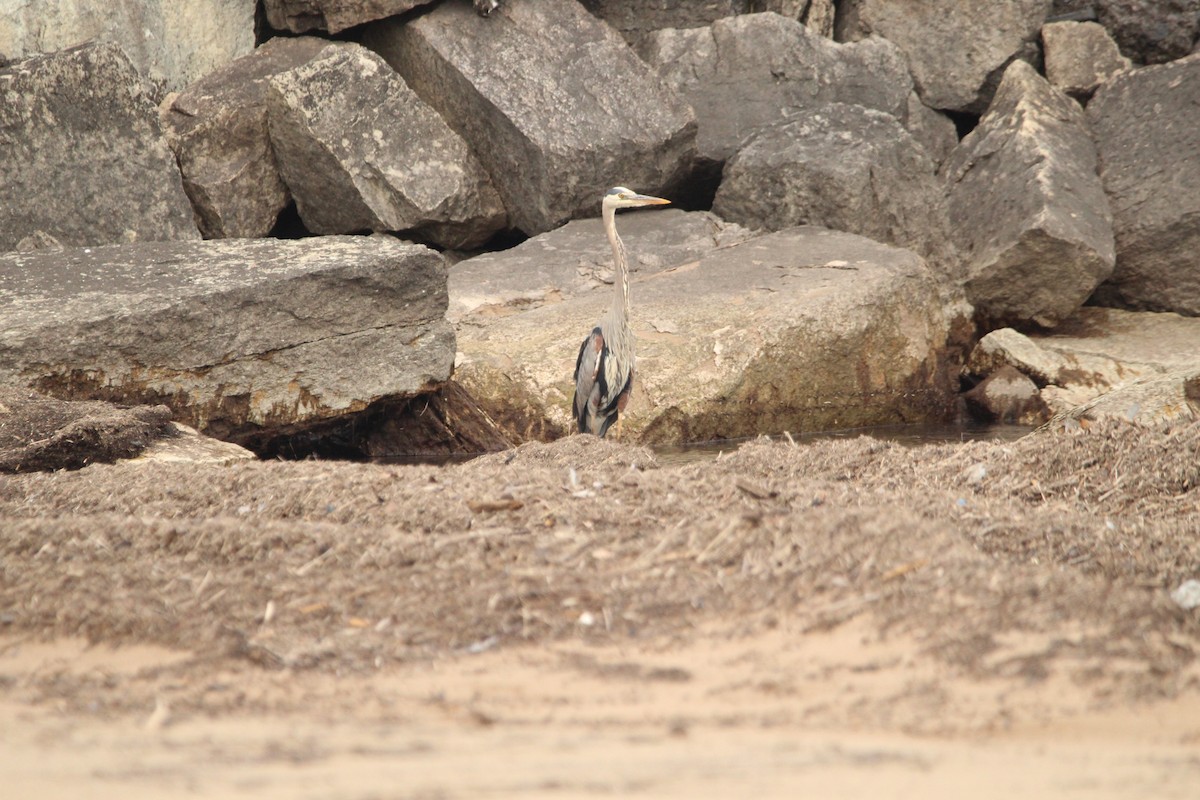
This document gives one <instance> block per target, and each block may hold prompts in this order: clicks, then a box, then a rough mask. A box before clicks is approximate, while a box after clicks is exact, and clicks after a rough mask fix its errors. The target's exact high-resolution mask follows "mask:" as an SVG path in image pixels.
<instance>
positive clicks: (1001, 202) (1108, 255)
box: [942, 61, 1114, 326]
mask: <svg viewBox="0 0 1200 800" xmlns="http://www.w3.org/2000/svg"><path fill="white" fill-rule="evenodd" d="M942 174H943V176H944V177H945V180H946V185H947V191H948V205H949V217H950V225H951V229H952V232H953V234H954V237H955V240H956V243H957V245H958V250H959V253H960V256H961V258H962V260H963V278H962V279H963V281H964V288H965V290H966V294H967V299H968V300H970V301H971V303H972V304H974V305H975V308H976V314H977V316H978V317H979V318H980V319H981V320H982V321H984V322H986V323H988V324H990V325H998V324H1018V325H1020V324H1027V323H1029V322H1034V323H1037V324H1038V325H1044V326H1053V325H1055V324H1056V323H1057V322H1059V321H1060V320H1062V319H1064V318H1065V317H1067V316H1069V315H1070V314H1071V313H1072V312H1074V311H1075V309H1077V308H1079V306H1081V305H1082V304H1083V302H1084V301H1085V300H1086V299H1087V298H1088V297H1089V296H1090V295H1091V294H1092V292H1093V291H1094V290H1095V288H1096V287H1097V286H1098V285H1099V284H1100V282H1101V281H1103V280H1104V279H1106V278H1107V277H1108V276H1109V275H1110V274H1111V273H1112V269H1113V261H1114V255H1113V235H1112V221H1111V217H1110V214H1109V209H1108V203H1107V201H1106V200H1105V197H1104V191H1103V189H1102V188H1101V186H1100V180H1099V178H1098V177H1097V175H1096V152H1095V148H1094V147H1093V145H1092V143H1091V139H1090V136H1089V133H1088V127H1087V121H1086V119H1085V118H1084V115H1083V110H1082V109H1081V108H1080V107H1079V105H1078V104H1077V103H1076V102H1075V101H1074V100H1072V99H1070V98H1069V97H1067V96H1066V95H1064V94H1063V93H1062V92H1060V91H1058V90H1057V89H1055V88H1054V87H1052V86H1050V84H1048V83H1047V82H1046V80H1045V79H1044V78H1043V77H1041V76H1040V75H1038V74H1037V73H1036V72H1035V71H1034V69H1033V68H1032V67H1030V66H1029V65H1028V64H1026V63H1024V62H1023V61H1016V62H1013V64H1012V65H1011V66H1009V68H1008V69H1007V70H1005V73H1004V78H1003V80H1002V81H1001V83H1000V87H999V89H998V90H997V91H996V96H995V99H994V100H993V102H992V105H991V107H990V108H989V109H988V113H987V114H986V115H985V116H984V117H983V119H981V120H980V122H979V125H978V127H976V128H975V130H973V131H972V132H971V133H970V134H968V135H967V136H966V137H965V138H964V139H963V140H962V142H961V143H960V144H959V147H958V149H957V150H956V151H955V152H954V153H953V154H952V155H951V157H950V159H949V160H948V161H947V162H946V163H945V164H944V165H943V166H942Z"/></svg>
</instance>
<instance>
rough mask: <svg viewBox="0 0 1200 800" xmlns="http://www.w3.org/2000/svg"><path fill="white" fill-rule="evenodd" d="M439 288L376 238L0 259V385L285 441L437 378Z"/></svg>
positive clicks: (426, 259) (444, 367)
mask: <svg viewBox="0 0 1200 800" xmlns="http://www.w3.org/2000/svg"><path fill="white" fill-rule="evenodd" d="M445 281H446V273H445V263H444V260H443V259H442V257H441V256H439V255H438V254H437V253H435V252H433V251H431V250H429V249H427V248H425V247H421V246H419V245H410V244H404V243H402V242H400V241H398V240H396V239H394V238H392V237H390V236H371V237H321V238H309V239H302V240H297V241H280V240H273V239H257V240H253V239H238V240H233V239H227V240H219V241H204V242H160V243H153V242H147V243H139V244H132V245H108V246H104V247H95V248H78V249H71V250H67V251H63V252H57V253H49V254H43V253H33V254H10V255H6V256H0V383H6V384H8V385H10V386H25V387H30V388H34V389H38V390H40V391H44V392H47V393H49V394H52V395H54V396H57V397H59V398H61V399H107V400H115V401H120V402H156V403H159V402H161V403H165V404H167V405H168V406H170V407H171V409H172V411H173V412H174V417H175V419H176V420H179V421H182V422H185V423H187V424H189V425H191V426H193V427H195V428H198V429H200V430H202V431H205V432H208V433H211V434H213V435H217V436H219V437H221V438H230V437H232V438H235V439H236V438H240V437H242V436H249V435H254V434H255V433H258V432H261V431H262V430H263V429H270V430H280V429H291V428H300V427H303V426H306V425H310V424H312V423H314V422H317V421H320V420H324V419H328V418H331V417H337V416H339V415H342V414H346V413H350V412H355V411H361V410H362V409H364V408H366V407H367V406H368V405H370V404H371V403H373V402H375V401H377V400H379V399H381V398H386V397H408V396H413V395H416V394H419V393H422V392H426V391H429V390H430V389H432V388H435V387H436V386H437V385H438V384H440V383H441V382H442V381H445V380H446V379H447V378H448V377H449V375H450V370H451V367H452V364H453V358H454V333H453V331H452V330H451V329H450V326H449V323H447V322H446V321H445V316H444V315H445V310H446V283H445Z"/></svg>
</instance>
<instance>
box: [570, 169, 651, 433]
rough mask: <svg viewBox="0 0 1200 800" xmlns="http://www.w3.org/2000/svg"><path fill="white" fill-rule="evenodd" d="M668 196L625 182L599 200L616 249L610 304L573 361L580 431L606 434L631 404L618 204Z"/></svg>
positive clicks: (631, 361)
mask: <svg viewBox="0 0 1200 800" xmlns="http://www.w3.org/2000/svg"><path fill="white" fill-rule="evenodd" d="M670 202H671V201H670V200H664V199H662V198H661V197H651V196H650V195H644V194H638V193H637V192H634V191H632V190H630V189H626V188H625V187H624V186H617V187H615V188H613V189H609V190H608V193H607V194H605V195H604V201H603V203H602V204H601V216H602V218H603V221H604V231H605V233H606V234H608V241H609V244H611V245H612V251H613V269H614V272H615V273H616V274H615V275H614V276H613V301H612V307H611V308H609V310H608V312H607V313H605V315H604V316H603V317H602V318H601V319H600V322H599V324H597V325H596V327H594V328H592V332H591V333H589V334H588V335H587V337H586V338H585V339H584V340H583V344H582V345H580V347H579V357H578V358H577V359H576V360H575V397H574V399H573V400H572V406H573V408H574V412H575V423H576V425H577V426H578V427H579V431H580V433H592V434H595V435H596V436H601V437H602V436H604V435H605V434H606V433H608V429H609V427H610V426H611V425H612V424H613V423H614V422H616V421H617V419H618V418H619V416H620V413H621V412H622V411H624V410H625V406H626V405H627V404H628V403H629V395H630V393H631V392H632V391H633V376H634V371H635V369H636V360H635V356H634V338H633V329H632V328H630V327H629V264H628V260H627V258H626V256H625V245H624V244H623V243H622V242H621V237H620V236H618V235H617V224H616V213H617V209H618V208H636V207H638V206H652V205H666V204H668V203H670Z"/></svg>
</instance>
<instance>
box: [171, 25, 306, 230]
mask: <svg viewBox="0 0 1200 800" xmlns="http://www.w3.org/2000/svg"><path fill="white" fill-rule="evenodd" d="M326 44H327V42H326V41H325V40H324V39H318V38H315V37H311V36H297V37H294V38H291V37H282V36H279V37H276V38H274V39H271V40H270V41H268V42H267V43H266V44H264V45H263V46H262V47H259V48H258V49H256V50H255V51H254V52H253V53H250V54H249V55H246V56H242V57H241V58H239V59H236V60H235V61H232V62H230V63H229V64H227V65H226V66H224V67H222V68H220V69H218V70H216V71H214V72H212V73H210V74H209V75H207V76H205V77H204V78H201V79H200V80H199V81H196V82H195V83H193V84H192V85H190V86H188V87H187V88H186V89H184V90H183V91H182V92H179V93H178V94H171V95H169V96H168V97H167V99H166V100H164V101H163V104H162V106H161V107H160V113H161V115H162V119H163V125H164V127H165V129H166V131H167V138H168V139H169V141H170V143H171V149H172V150H174V151H175V157H176V159H177V160H178V161H179V169H180V171H181V172H182V173H183V186H184V189H186V190H187V193H188V197H189V198H191V201H192V207H193V208H194V209H195V212H196V218H197V223H198V224H199V226H200V230H201V232H202V233H203V234H204V235H205V237H207V238H210V239H220V238H241V237H245V238H256V237H259V236H266V235H267V234H268V233H269V232H270V231H271V229H272V228H273V227H274V226H275V221H276V219H277V218H278V217H279V212H280V211H282V210H283V209H284V208H285V207H286V206H287V204H288V201H289V200H290V199H291V195H290V194H289V193H288V190H287V186H285V185H284V183H283V179H282V178H281V177H280V176H279V169H278V168H277V167H276V165H275V151H274V149H273V148H272V147H271V136H270V131H269V128H268V125H267V98H268V96H269V92H270V85H269V84H268V83H267V80H268V79H269V78H270V77H271V76H272V75H276V74H278V73H280V72H284V71H287V70H289V69H294V68H295V67H298V66H300V65H302V64H305V63H307V62H308V61H309V60H311V59H312V58H313V57H315V56H316V54H317V53H318V52H320V51H321V49H322V48H324V47H325V46H326Z"/></svg>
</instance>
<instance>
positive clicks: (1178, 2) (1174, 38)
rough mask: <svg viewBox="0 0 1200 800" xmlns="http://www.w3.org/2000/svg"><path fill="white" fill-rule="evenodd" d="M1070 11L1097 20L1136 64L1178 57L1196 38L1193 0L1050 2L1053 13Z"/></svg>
mask: <svg viewBox="0 0 1200 800" xmlns="http://www.w3.org/2000/svg"><path fill="white" fill-rule="evenodd" d="M1073 11H1079V12H1081V13H1083V14H1086V15H1087V18H1088V19H1096V20H1099V22H1100V24H1101V25H1103V26H1104V27H1105V28H1106V29H1108V32H1109V33H1110V34H1112V37H1113V38H1114V39H1115V40H1116V41H1117V44H1118V45H1119V46H1120V48H1121V52H1122V53H1124V54H1125V55H1127V56H1129V57H1130V58H1131V59H1133V60H1134V61H1136V62H1138V63H1139V64H1159V63H1162V62H1165V61H1174V60H1175V59H1177V58H1182V57H1183V56H1185V55H1187V54H1188V53H1189V52H1190V51H1191V49H1192V46H1193V42H1195V41H1196V38H1197V36H1198V35H1200V6H1198V5H1197V3H1196V0H1054V13H1055V14H1067V13H1071V12H1073Z"/></svg>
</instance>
